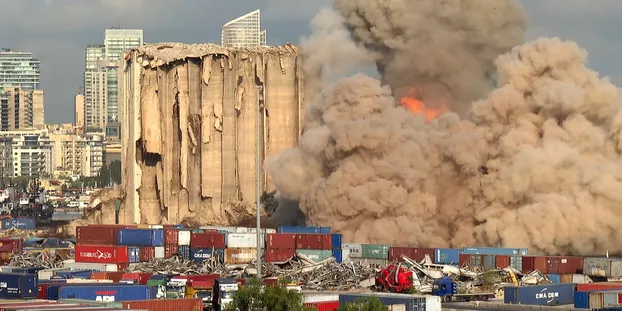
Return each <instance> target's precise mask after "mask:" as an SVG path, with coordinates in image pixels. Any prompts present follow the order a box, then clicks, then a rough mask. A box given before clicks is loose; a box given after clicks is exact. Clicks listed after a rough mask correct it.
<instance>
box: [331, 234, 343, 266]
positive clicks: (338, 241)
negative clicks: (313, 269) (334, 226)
mask: <svg viewBox="0 0 622 311" xmlns="http://www.w3.org/2000/svg"><path fill="white" fill-rule="evenodd" d="M331 236H332V238H331V240H332V242H331V243H332V244H331V246H332V249H333V250H332V255H333V257H335V261H336V262H338V263H341V262H343V251H342V250H341V245H342V244H343V241H342V236H341V234H339V233H333V234H332V235H331Z"/></svg>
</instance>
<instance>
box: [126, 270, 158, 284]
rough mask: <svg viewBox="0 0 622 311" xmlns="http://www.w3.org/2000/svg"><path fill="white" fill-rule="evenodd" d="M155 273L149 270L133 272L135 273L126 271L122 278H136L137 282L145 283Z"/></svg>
mask: <svg viewBox="0 0 622 311" xmlns="http://www.w3.org/2000/svg"><path fill="white" fill-rule="evenodd" d="M152 275H153V273H149V272H133V273H125V274H123V275H122V276H121V279H122V280H135V281H136V282H137V284H142V285H145V284H147V281H149V278H150V277H151V276H152Z"/></svg>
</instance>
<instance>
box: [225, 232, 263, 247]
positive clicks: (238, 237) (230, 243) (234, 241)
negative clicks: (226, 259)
mask: <svg viewBox="0 0 622 311" xmlns="http://www.w3.org/2000/svg"><path fill="white" fill-rule="evenodd" d="M265 240H266V239H265V236H264V235H263V234H262V235H261V241H260V243H261V248H264V247H265V244H266V242H265ZM227 247H230V248H253V247H255V248H256V247H257V234H256V233H229V234H227Z"/></svg>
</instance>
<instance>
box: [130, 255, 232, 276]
mask: <svg viewBox="0 0 622 311" xmlns="http://www.w3.org/2000/svg"><path fill="white" fill-rule="evenodd" d="M126 271H127V272H152V273H156V274H171V273H173V274H188V275H194V274H213V273H214V274H221V275H225V274H227V273H228V269H227V267H226V266H225V265H224V264H222V263H221V262H220V261H219V260H218V259H216V258H210V259H207V260H205V261H204V262H202V263H196V262H194V261H192V260H185V259H182V258H181V257H178V256H174V257H171V258H166V259H154V260H152V261H149V262H141V263H135V264H130V265H129V266H128V268H127V269H126Z"/></svg>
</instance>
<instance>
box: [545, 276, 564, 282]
mask: <svg viewBox="0 0 622 311" xmlns="http://www.w3.org/2000/svg"><path fill="white" fill-rule="evenodd" d="M546 277H547V278H548V279H549V281H551V282H553V284H559V283H561V282H562V277H561V276H559V274H547V275H546Z"/></svg>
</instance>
